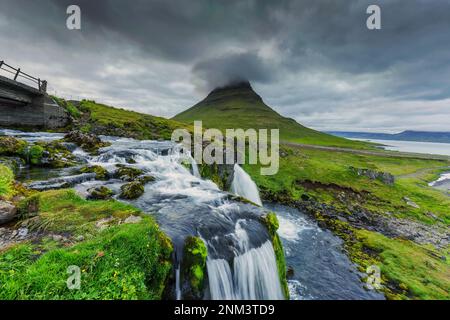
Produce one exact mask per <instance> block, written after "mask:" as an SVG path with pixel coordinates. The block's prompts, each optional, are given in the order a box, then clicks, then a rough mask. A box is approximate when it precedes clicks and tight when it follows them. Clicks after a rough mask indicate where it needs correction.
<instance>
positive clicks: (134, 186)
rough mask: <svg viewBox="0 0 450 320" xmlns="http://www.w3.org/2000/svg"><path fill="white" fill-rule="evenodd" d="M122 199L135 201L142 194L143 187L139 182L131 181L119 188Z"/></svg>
mask: <svg viewBox="0 0 450 320" xmlns="http://www.w3.org/2000/svg"><path fill="white" fill-rule="evenodd" d="M120 190H121V193H120V197H121V198H122V199H128V200H132V199H137V198H139V197H140V196H141V195H142V194H143V193H144V186H143V185H142V183H141V182H140V181H133V182H130V183H127V184H124V185H123V186H122V187H120Z"/></svg>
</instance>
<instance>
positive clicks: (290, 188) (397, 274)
mask: <svg viewBox="0 0 450 320" xmlns="http://www.w3.org/2000/svg"><path fill="white" fill-rule="evenodd" d="M281 153H282V155H283V156H282V157H281V158H280V170H279V172H278V173H277V174H276V175H274V176H261V175H260V174H259V167H258V166H257V165H246V166H245V170H246V171H247V172H248V173H249V174H250V175H251V176H252V178H253V179H254V180H255V182H256V183H257V185H258V186H259V188H260V190H261V192H262V194H263V196H264V197H265V198H266V199H275V200H277V201H283V202H286V203H291V202H292V201H305V200H308V201H310V200H314V201H315V202H316V203H318V204H327V205H330V206H331V207H333V208H335V209H336V210H338V211H340V212H343V213H344V214H347V215H348V216H351V215H353V214H354V212H355V211H365V212H368V213H370V214H371V215H373V218H375V219H376V216H377V215H381V216H384V217H391V218H392V217H395V218H406V219H410V220H416V221H418V222H421V223H424V224H427V225H433V224H437V223H439V224H443V225H445V226H448V225H449V223H450V198H449V197H448V195H446V194H444V193H443V192H441V191H439V190H436V189H434V188H432V187H429V186H428V182H430V181H432V180H434V179H436V178H437V177H438V175H439V174H440V173H441V172H444V171H445V170H448V169H447V168H448V166H449V161H446V160H427V159H415V158H403V157H400V156H399V157H395V156H391V155H389V156H388V155H386V156H375V155H365V154H355V153H350V152H337V151H335V152H330V151H324V150H315V149H311V148H301V147H292V146H289V147H288V146H282V148H281ZM354 168H364V169H371V170H375V171H378V172H389V173H391V174H393V175H395V182H394V184H392V185H390V184H385V183H383V182H382V181H380V180H379V179H370V178H369V177H368V176H366V175H358V174H357V173H356V172H355V170H354ZM405 197H408V198H409V199H411V200H412V201H414V203H416V204H417V205H418V207H412V206H410V205H408V204H407V203H406V201H405ZM313 214H314V215H315V218H316V219H317V220H318V221H319V222H323V223H325V225H326V227H328V228H330V229H331V230H333V231H334V232H335V233H336V234H337V235H338V236H340V237H341V238H343V239H344V241H345V248H346V250H347V252H348V254H349V257H350V258H351V259H352V261H354V262H355V263H357V264H358V265H359V266H360V267H361V271H363V272H365V271H366V268H367V267H368V266H370V265H377V266H380V268H381V274H382V277H383V284H384V289H383V291H384V292H385V294H386V296H387V297H388V298H390V299H449V292H450V291H449V284H450V277H449V275H450V274H449V272H450V268H449V263H448V249H449V248H441V249H436V248H432V247H431V246H423V245H419V244H416V243H414V242H412V241H410V240H404V239H396V238H388V237H386V236H383V235H381V234H380V233H377V232H373V231H368V230H365V229H356V228H354V227H351V226H350V224H349V223H347V222H345V221H340V220H338V219H336V218H333V217H330V216H323V215H322V214H321V212H320V211H314V210H313Z"/></svg>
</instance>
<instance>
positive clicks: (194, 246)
mask: <svg viewBox="0 0 450 320" xmlns="http://www.w3.org/2000/svg"><path fill="white" fill-rule="evenodd" d="M207 256H208V250H207V248H206V245H205V243H204V242H203V240H202V239H201V238H199V237H193V236H189V237H187V238H186V240H185V242H184V256H183V263H182V271H183V277H184V279H185V280H187V281H188V282H189V286H190V289H191V294H192V295H193V297H192V298H194V299H201V298H202V296H203V289H204V286H205V280H206V274H207V272H206V258H207Z"/></svg>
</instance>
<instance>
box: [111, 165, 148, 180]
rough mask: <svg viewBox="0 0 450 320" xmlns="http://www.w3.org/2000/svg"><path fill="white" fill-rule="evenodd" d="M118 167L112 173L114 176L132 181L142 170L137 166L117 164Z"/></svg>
mask: <svg viewBox="0 0 450 320" xmlns="http://www.w3.org/2000/svg"><path fill="white" fill-rule="evenodd" d="M117 167H118V168H119V169H117V170H116V172H115V173H114V177H115V178H118V179H121V180H124V181H134V180H135V179H136V178H137V177H139V176H140V175H142V173H143V171H142V170H141V169H138V168H133V167H129V166H125V165H120V164H119V165H117Z"/></svg>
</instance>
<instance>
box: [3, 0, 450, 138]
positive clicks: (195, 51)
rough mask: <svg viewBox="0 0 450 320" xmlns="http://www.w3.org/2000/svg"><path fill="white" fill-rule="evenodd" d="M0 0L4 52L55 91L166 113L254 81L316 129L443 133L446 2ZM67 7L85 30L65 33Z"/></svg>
mask: <svg viewBox="0 0 450 320" xmlns="http://www.w3.org/2000/svg"><path fill="white" fill-rule="evenodd" d="M0 1H1V11H0V29H1V31H2V32H0V55H1V58H0V59H5V60H7V61H10V62H11V63H13V64H17V65H20V66H22V67H23V68H26V69H27V70H29V72H32V73H36V74H38V75H39V76H41V77H42V78H47V79H48V80H49V84H50V87H51V88H52V90H55V91H57V93H58V94H61V95H65V96H73V97H75V98H76V97H93V98H96V99H98V100H101V101H104V102H107V103H112V104H117V105H121V106H125V107H128V108H131V109H135V110H138V111H143V112H149V113H154V114H158V115H164V116H171V115H174V114H176V113H177V112H179V111H181V110H183V109H184V108H186V107H189V106H190V105H192V104H194V103H195V102H196V101H197V100H198V99H200V98H201V97H202V96H203V95H204V94H205V93H206V92H205V90H206V89H208V90H209V89H211V88H212V87H214V86H217V85H223V84H225V83H226V82H228V81H234V80H237V79H249V80H250V81H252V84H253V85H254V87H255V88H256V89H257V90H258V91H259V93H260V94H261V95H262V96H263V98H265V100H266V101H267V102H268V103H269V104H270V105H272V106H273V107H275V108H276V109H277V111H279V112H281V113H283V114H285V115H286V116H290V117H293V118H295V119H296V120H298V121H299V122H302V123H304V124H307V125H310V126H313V127H317V128H320V129H345V130H349V129H370V130H376V129H380V130H401V129H414V128H421V129H426V128H428V129H431V130H433V129H435V130H448V128H449V124H450V123H449V122H450V121H449V120H448V119H450V111H448V109H450V108H448V107H445V106H446V105H447V106H448V104H447V102H448V101H449V100H450V80H449V79H450V41H449V40H448V39H450V19H449V12H450V1H447V0H435V1H425V0H411V1H400V0H390V1H387V0H386V1H375V0H357V1H346V0H345V1H344V0H342V1H336V0H309V1H301V0H289V1H271V0H267V1H264V0H258V1H257V0H250V1H246V0H239V1H238V0H228V1H211V0H204V1H202V0H193V1H185V0H171V1H167V0H158V1H144V0H134V1H120V0H110V1H106V0H105V1H88V0H79V1H75V2H74V1H72V0H70V1H69V0H67V1H66V0H43V1H27V0H14V1H13V0H0ZM74 3H76V4H78V5H79V6H80V7H81V10H82V30H81V31H69V30H67V29H66V28H65V19H66V14H65V11H66V8H67V6H68V5H70V4H74ZM369 4H378V5H380V6H381V9H382V30H379V31H370V30H368V29H367V28H366V26H365V21H366V18H367V14H366V8H367V6H368V5H369ZM199 89H203V90H199Z"/></svg>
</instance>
